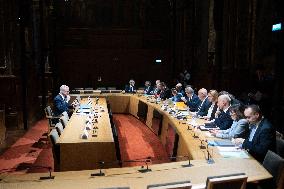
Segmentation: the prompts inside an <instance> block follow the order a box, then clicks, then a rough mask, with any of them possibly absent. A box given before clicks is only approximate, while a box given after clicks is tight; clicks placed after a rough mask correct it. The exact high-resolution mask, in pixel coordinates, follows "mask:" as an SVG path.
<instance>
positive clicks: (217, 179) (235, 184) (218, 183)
mask: <svg viewBox="0 0 284 189" xmlns="http://www.w3.org/2000/svg"><path fill="white" fill-rule="evenodd" d="M247 178H248V177H247V176H246V175H245V174H244V173H239V174H230V175H221V176H213V177H208V178H207V182H206V189H225V188H230V189H245V188H246V183H247Z"/></svg>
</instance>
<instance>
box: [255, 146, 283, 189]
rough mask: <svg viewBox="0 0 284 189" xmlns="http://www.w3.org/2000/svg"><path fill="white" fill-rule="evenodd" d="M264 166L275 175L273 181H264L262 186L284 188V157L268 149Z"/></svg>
mask: <svg viewBox="0 0 284 189" xmlns="http://www.w3.org/2000/svg"><path fill="white" fill-rule="evenodd" d="M262 165H263V167H264V168H265V169H266V170H267V171H268V172H269V173H270V174H271V175H272V176H273V180H272V183H271V182H269V181H267V182H262V183H260V188H277V189H283V188H284V159H283V158H282V157H280V156H279V155H277V154H276V153H274V152H272V151H270V150H269V151H268V152H267V153H266V155H265V158H264V161H263V164H262Z"/></svg>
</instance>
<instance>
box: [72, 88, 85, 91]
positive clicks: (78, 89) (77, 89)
mask: <svg viewBox="0 0 284 189" xmlns="http://www.w3.org/2000/svg"><path fill="white" fill-rule="evenodd" d="M74 89H75V90H76V91H80V90H84V88H81V87H80V88H78V87H77V88H74Z"/></svg>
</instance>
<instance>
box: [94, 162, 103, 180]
mask: <svg viewBox="0 0 284 189" xmlns="http://www.w3.org/2000/svg"><path fill="white" fill-rule="evenodd" d="M99 164H100V172H98V173H92V174H91V177H95V176H105V173H103V172H102V169H103V168H104V165H105V162H104V161H100V162H99Z"/></svg>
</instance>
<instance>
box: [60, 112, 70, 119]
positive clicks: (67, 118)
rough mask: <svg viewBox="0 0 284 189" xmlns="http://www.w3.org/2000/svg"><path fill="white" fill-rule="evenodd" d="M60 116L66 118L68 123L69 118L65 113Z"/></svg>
mask: <svg viewBox="0 0 284 189" xmlns="http://www.w3.org/2000/svg"><path fill="white" fill-rule="evenodd" d="M62 116H64V117H65V118H66V120H67V121H69V116H68V113H67V112H66V111H65V112H63V113H62Z"/></svg>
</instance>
